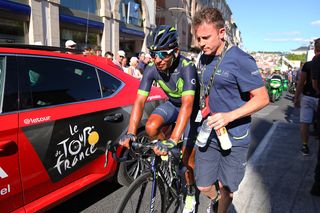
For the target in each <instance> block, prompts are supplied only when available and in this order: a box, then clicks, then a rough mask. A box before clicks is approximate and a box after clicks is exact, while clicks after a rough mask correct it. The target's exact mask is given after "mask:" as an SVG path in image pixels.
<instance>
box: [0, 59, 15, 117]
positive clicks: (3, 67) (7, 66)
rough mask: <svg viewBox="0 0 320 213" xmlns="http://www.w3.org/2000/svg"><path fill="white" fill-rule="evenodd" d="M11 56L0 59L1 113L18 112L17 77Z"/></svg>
mask: <svg viewBox="0 0 320 213" xmlns="http://www.w3.org/2000/svg"><path fill="white" fill-rule="evenodd" d="M16 67H17V65H16V61H15V57H13V56H6V57H0V89H1V90H0V93H1V94H0V97H1V99H0V106H1V108H0V110H1V113H4V112H12V111H16V110H18V77H17V69H16Z"/></svg>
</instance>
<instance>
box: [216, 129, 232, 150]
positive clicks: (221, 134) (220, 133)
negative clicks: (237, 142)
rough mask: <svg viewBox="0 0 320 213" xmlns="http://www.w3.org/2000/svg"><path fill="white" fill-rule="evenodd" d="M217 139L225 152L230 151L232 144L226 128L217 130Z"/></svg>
mask: <svg viewBox="0 0 320 213" xmlns="http://www.w3.org/2000/svg"><path fill="white" fill-rule="evenodd" d="M216 134H217V137H218V139H219V141H220V146H221V148H222V149H223V150H229V149H231V147H232V143H231V141H230V138H229V135H228V132H227V129H226V128H225V127H221V128H220V129H218V130H216Z"/></svg>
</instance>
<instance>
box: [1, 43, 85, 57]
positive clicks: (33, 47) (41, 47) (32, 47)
mask: <svg viewBox="0 0 320 213" xmlns="http://www.w3.org/2000/svg"><path fill="white" fill-rule="evenodd" d="M0 47H9V48H21V49H30V50H47V51H56V52H63V53H64V52H72V53H79V54H82V51H81V50H80V49H69V48H64V47H54V46H44V45H32V44H17V43H0Z"/></svg>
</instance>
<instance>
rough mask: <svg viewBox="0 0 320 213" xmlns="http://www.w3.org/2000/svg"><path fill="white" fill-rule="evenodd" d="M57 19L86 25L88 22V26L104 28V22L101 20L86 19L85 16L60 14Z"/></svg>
mask: <svg viewBox="0 0 320 213" xmlns="http://www.w3.org/2000/svg"><path fill="white" fill-rule="evenodd" d="M59 19H60V22H67V23H71V24H77V25H81V26H87V24H88V27H92V28H97V29H99V30H103V28H104V24H103V23H102V22H98V21H92V20H87V19H85V18H80V17H76V16H70V15H64V14H60V15H59Z"/></svg>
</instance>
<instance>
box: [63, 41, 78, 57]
mask: <svg viewBox="0 0 320 213" xmlns="http://www.w3.org/2000/svg"><path fill="white" fill-rule="evenodd" d="M64 45H65V48H67V49H72V50H75V49H76V46H77V43H76V42H74V41H72V40H67V41H66V42H65V44H64ZM66 53H67V54H75V53H74V52H72V51H67V52H66Z"/></svg>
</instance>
